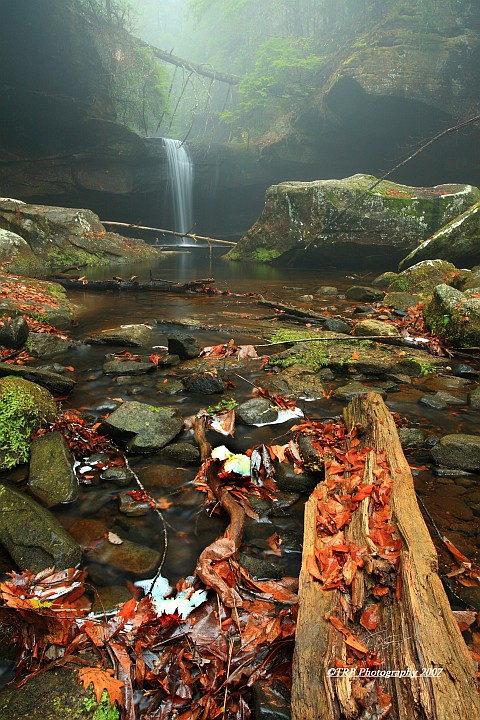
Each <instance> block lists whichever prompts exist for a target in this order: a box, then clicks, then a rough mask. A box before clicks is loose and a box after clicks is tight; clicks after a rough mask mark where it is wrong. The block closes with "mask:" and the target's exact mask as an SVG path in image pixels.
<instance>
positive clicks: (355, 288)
mask: <svg viewBox="0 0 480 720" xmlns="http://www.w3.org/2000/svg"><path fill="white" fill-rule="evenodd" d="M383 295H384V293H383V292H382V290H377V289H376V288H371V287H366V286H364V285H352V287H349V288H348V290H347V291H346V293H345V297H346V298H347V300H358V301H359V302H375V301H376V300H383Z"/></svg>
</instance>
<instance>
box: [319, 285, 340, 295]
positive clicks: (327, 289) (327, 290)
mask: <svg viewBox="0 0 480 720" xmlns="http://www.w3.org/2000/svg"><path fill="white" fill-rule="evenodd" d="M315 294H316V295H338V290H337V288H336V287H332V286H330V285H322V286H321V287H319V288H318V290H316V291H315Z"/></svg>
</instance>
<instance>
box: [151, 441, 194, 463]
mask: <svg viewBox="0 0 480 720" xmlns="http://www.w3.org/2000/svg"><path fill="white" fill-rule="evenodd" d="M160 456H161V457H162V458H166V459H168V460H174V461H175V462H179V463H185V464H187V465H189V464H191V463H197V462H198V461H199V460H200V451H199V450H198V448H197V447H195V445H192V444H191V443H188V442H177V443H171V445H167V447H164V448H163V450H162V451H161V453H160Z"/></svg>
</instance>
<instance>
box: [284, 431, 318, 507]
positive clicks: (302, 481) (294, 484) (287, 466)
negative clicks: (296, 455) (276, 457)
mask: <svg viewBox="0 0 480 720" xmlns="http://www.w3.org/2000/svg"><path fill="white" fill-rule="evenodd" d="M302 437H303V436H302ZM304 450H305V446H303V447H300V451H301V453H302V457H303V458H304V459H305V462H306V464H309V458H308V456H307V457H305V453H304ZM315 462H316V463H318V450H317V452H316V455H315ZM316 466H317V465H316ZM275 482H276V483H277V485H278V489H279V490H281V491H282V492H294V493H309V492H311V491H312V490H313V489H314V487H315V485H316V484H317V480H316V479H315V478H314V477H312V475H309V474H308V473H301V474H299V475H297V474H295V470H294V466H293V465H292V463H286V462H275Z"/></svg>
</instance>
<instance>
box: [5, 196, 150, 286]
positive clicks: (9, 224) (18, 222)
mask: <svg viewBox="0 0 480 720" xmlns="http://www.w3.org/2000/svg"><path fill="white" fill-rule="evenodd" d="M0 228H3V229H4V230H9V231H10V232H13V233H15V234H17V235H19V236H20V237H21V238H23V240H25V242H26V243H27V245H28V248H29V251H28V252H24V251H25V247H24V246H21V247H20V248H19V249H18V252H15V254H14V255H13V256H12V258H8V259H9V260H11V265H10V270H12V271H14V272H24V273H26V274H29V273H30V274H32V273H35V272H36V271H42V272H45V269H55V268H62V267H66V266H70V265H106V264H109V263H126V262H132V261H135V260H141V259H143V260H147V259H149V258H154V257H157V256H158V251H157V250H155V248H152V247H151V246H149V245H147V244H146V243H144V242H143V241H142V240H132V239H127V238H124V237H122V236H121V235H118V234H116V233H111V232H106V230H105V228H104V226H103V225H102V224H101V222H100V220H99V218H98V216H97V215H95V213H93V212H92V211H91V210H82V209H77V208H63V207H53V206H52V207H51V206H49V205H28V204H25V203H18V202H15V201H14V200H9V199H7V200H0Z"/></svg>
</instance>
